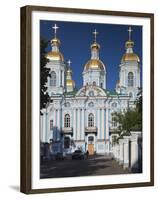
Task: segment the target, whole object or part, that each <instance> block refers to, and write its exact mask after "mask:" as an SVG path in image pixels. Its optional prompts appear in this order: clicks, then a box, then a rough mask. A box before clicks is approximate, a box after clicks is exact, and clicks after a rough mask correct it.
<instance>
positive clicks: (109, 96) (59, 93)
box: [40, 24, 141, 155]
mask: <svg viewBox="0 0 158 200" xmlns="http://www.w3.org/2000/svg"><path fill="white" fill-rule="evenodd" d="M53 29H54V37H53V39H52V40H51V48H52V49H51V51H50V52H48V53H47V54H46V58H47V59H48V60H49V62H48V63H47V64H46V67H47V68H49V69H50V77H48V81H47V84H46V86H47V88H48V89H47V92H48V94H49V96H50V99H51V100H50V102H49V103H48V105H47V107H46V108H45V109H43V110H42V111H41V112H42V113H43V115H41V116H40V126H41V127H40V140H41V144H44V143H47V144H49V151H50V153H52V154H53V153H54V154H55V153H57V152H64V153H66V154H72V153H73V152H74V151H75V150H76V149H81V150H82V151H84V152H87V151H88V152H89V154H90V155H93V154H103V155H104V154H108V153H109V152H110V151H111V147H112V145H113V140H114V137H115V136H116V135H117V131H118V130H117V127H118V124H117V123H116V122H115V121H114V119H113V117H112V113H113V112H125V111H126V110H127V109H128V108H132V107H134V106H135V104H134V103H135V100H136V97H137V94H138V92H139V88H140V84H141V83H140V82H141V81H140V59H139V57H138V55H137V54H136V53H134V51H133V47H134V41H132V39H131V32H132V29H131V27H129V29H128V32H129V38H128V40H127V41H126V43H125V49H126V50H125V53H124V55H122V59H121V61H120V65H119V78H118V79H119V80H118V81H117V83H116V87H115V90H114V91H110V90H108V88H107V87H106V74H107V69H106V66H105V64H104V63H103V62H102V60H101V58H100V56H99V51H100V45H99V44H98V42H97V35H98V32H97V31H96V30H95V31H94V32H93V35H94V41H92V44H91V45H90V51H91V57H90V58H88V59H87V62H86V63H85V65H84V66H83V72H82V78H83V85H82V87H81V88H80V89H76V86H75V81H74V80H73V77H72V66H71V61H70V60H69V61H68V62H66V61H65V60H64V55H63V54H62V53H61V52H60V45H61V42H60V40H59V38H58V37H57V29H58V27H57V25H56V24H55V25H54V27H53ZM123 45H124V44H123ZM87 51H88V49H87ZM50 144H51V145H50Z"/></svg>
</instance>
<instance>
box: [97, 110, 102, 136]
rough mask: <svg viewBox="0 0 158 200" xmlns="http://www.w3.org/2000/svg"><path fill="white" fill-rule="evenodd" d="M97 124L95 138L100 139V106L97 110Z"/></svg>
mask: <svg viewBox="0 0 158 200" xmlns="http://www.w3.org/2000/svg"><path fill="white" fill-rule="evenodd" d="M97 126H98V133H97V138H98V139H100V126H101V123H100V108H98V110H97Z"/></svg>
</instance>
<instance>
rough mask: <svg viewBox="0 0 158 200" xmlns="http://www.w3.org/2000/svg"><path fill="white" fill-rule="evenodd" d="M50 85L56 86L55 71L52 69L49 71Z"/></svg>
mask: <svg viewBox="0 0 158 200" xmlns="http://www.w3.org/2000/svg"><path fill="white" fill-rule="evenodd" d="M50 86H56V73H55V72H54V71H53V72H51V77H50Z"/></svg>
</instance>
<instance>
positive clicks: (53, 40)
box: [51, 37, 61, 46]
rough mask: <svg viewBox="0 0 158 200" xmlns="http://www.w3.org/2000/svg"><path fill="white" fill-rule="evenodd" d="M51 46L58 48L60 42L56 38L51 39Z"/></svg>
mask: <svg viewBox="0 0 158 200" xmlns="http://www.w3.org/2000/svg"><path fill="white" fill-rule="evenodd" d="M51 44H52V45H56V46H60V44H61V43H60V40H59V39H58V38H56V37H55V38H53V39H52V40H51Z"/></svg>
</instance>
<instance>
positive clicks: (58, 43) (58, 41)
mask: <svg viewBox="0 0 158 200" xmlns="http://www.w3.org/2000/svg"><path fill="white" fill-rule="evenodd" d="M52 29H53V30H54V38H53V39H52V40H51V44H52V45H56V46H59V45H60V40H59V39H58V38H57V37H56V36H57V30H58V29H59V27H58V26H57V25H56V24H54V26H52Z"/></svg>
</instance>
